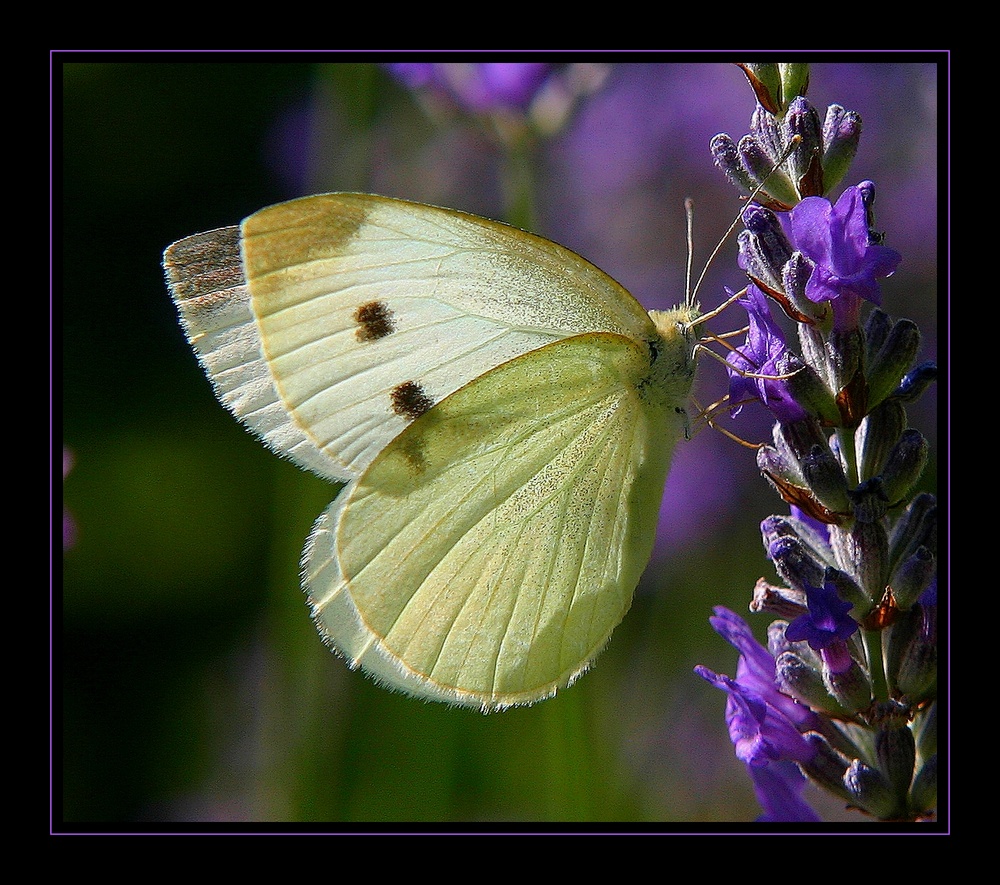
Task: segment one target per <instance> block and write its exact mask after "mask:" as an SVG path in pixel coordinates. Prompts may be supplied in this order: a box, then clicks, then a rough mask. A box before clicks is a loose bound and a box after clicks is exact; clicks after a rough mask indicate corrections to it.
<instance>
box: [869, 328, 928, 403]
mask: <svg viewBox="0 0 1000 885" xmlns="http://www.w3.org/2000/svg"><path fill="white" fill-rule="evenodd" d="M919 348H920V330H919V329H918V328H917V325H916V323H914V322H913V321H912V320H907V319H901V320H896V322H895V324H894V325H893V327H892V329H891V330H890V332H889V334H888V336H887V337H886V339H885V343H884V344H883V345H882V346H881V347H880V348H879V351H878V353H877V354H875V356H874V358H873V359H872V361H871V362H870V364H869V366H868V371H867V373H866V374H867V379H868V402H869V404H870V405H871V406H875V405H878V404H879V403H880V402H882V400H884V399H885V398H886V397H887V396H889V394H891V393H892V392H893V391H894V390H896V388H898V387H899V384H900V381H901V379H902V378H903V376H904V375H905V374H906V371H907V370H908V369H909V368H910V365H911V364H912V363H913V359H914V357H915V356H916V355H917V350H918V349H919Z"/></svg>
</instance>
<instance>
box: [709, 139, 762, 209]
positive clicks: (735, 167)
mask: <svg viewBox="0 0 1000 885" xmlns="http://www.w3.org/2000/svg"><path fill="white" fill-rule="evenodd" d="M709 150H710V151H711V152H712V158H713V159H714V160H715V165H716V166H718V167H719V169H721V170H722V172H723V173H724V174H725V176H726V178H728V179H729V181H730V183H731V184H733V185H734V186H735V187H736V188H737V189H738V190H739V191H740V192H741V193H743V194H749V193H751V192H752V191H753V189H754V188H755V187H756V186H757V184H756V182H754V180H753V179H752V178H751V177H750V174H749V173H748V172H747V169H746V166H744V165H743V162H742V160H741V159H740V153H739V150H738V149H737V147H736V142H734V141H733V140H732V138H730V137H729V136H728V135H726V133H724V132H720V133H719V134H718V135H716V136H714V137H713V138H712V140H711V141H710V142H709Z"/></svg>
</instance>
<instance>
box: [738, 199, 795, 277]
mask: <svg viewBox="0 0 1000 885" xmlns="http://www.w3.org/2000/svg"><path fill="white" fill-rule="evenodd" d="M743 223H744V225H746V230H745V231H741V233H740V236H739V238H738V242H739V248H740V254H739V263H740V267H742V268H743V269H744V270H745V271H746V272H747V274H748V275H749V276H750V277H751V278H752V279H754V280H759V281H760V282H761V283H763V285H764V287H765V288H766V289H771V290H777V291H781V285H782V283H781V269H782V268H783V267H784V265H785V263H786V262H787V261H788V259H789V258H791V255H792V247H791V246H790V245H789V243H788V238H787V237H786V236H785V232H784V230H782V227H781V225H780V224H779V223H778V219H777V218H776V217H775V215H774V213H773V212H772V211H771V210H770V209H765V208H763V207H762V206H758V205H756V204H754V203H751V204H750V205H749V206H747V208H746V209H744V210H743Z"/></svg>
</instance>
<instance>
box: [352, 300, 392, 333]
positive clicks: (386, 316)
mask: <svg viewBox="0 0 1000 885" xmlns="http://www.w3.org/2000/svg"><path fill="white" fill-rule="evenodd" d="M354 322H356V323H357V324H358V328H357V330H356V332H355V335H357V336H358V341H378V339H379V338H385V337H386V335H391V334H392V333H393V332H395V331H396V324H395V322H394V320H393V316H392V311H391V310H389V305H388V304H386V303H385V302H384V301H369V302H367V303H366V304H362V305H361V307H359V308H358V309H357V310H356V311H354Z"/></svg>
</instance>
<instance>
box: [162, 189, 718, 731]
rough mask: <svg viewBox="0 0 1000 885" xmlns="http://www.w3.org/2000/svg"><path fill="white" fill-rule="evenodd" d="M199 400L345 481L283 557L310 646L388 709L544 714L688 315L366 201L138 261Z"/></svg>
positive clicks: (642, 519)
mask: <svg viewBox="0 0 1000 885" xmlns="http://www.w3.org/2000/svg"><path fill="white" fill-rule="evenodd" d="M163 263H164V268H165V271H166V276H167V281H168V285H169V287H170V291H171V293H172V295H173V299H174V301H175V303H176V305H177V308H178V311H179V313H180V318H181V322H182V324H183V326H184V329H185V331H186V333H187V336H188V339H189V341H190V342H191V345H192V347H193V348H194V350H195V352H196V353H197V355H198V359H199V360H200V362H201V364H202V366H203V368H204V369H205V372H206V373H207V374H208V377H209V378H210V379H211V381H212V385H213V386H214V388H215V392H216V395H217V396H218V398H219V399H220V400H221V401H222V403H223V404H224V405H225V406H226V407H227V408H228V409H229V410H230V411H231V412H232V413H233V414H234V415H235V416H236V417H237V418H239V419H240V420H241V421H242V422H243V423H244V424H246V425H247V426H248V427H249V428H250V429H251V430H252V431H253V432H254V433H256V434H257V435H258V436H260V437H261V439H263V441H264V442H265V443H266V444H267V445H268V446H270V447H271V448H272V449H274V450H275V451H276V452H278V453H279V454H282V455H286V456H288V457H289V458H291V459H292V460H293V461H295V462H296V463H297V464H299V465H301V466H302V467H306V468H308V469H310V470H313V471H315V472H316V473H318V474H319V475H320V476H324V477H326V478H327V479H330V480H335V481H344V482H346V483H347V485H346V487H345V488H344V489H343V490H342V491H341V492H340V494H339V495H338V496H337V498H336V500H335V501H334V502H333V503H332V504H331V505H330V506H329V507H328V508H327V510H326V511H325V512H324V513H323V514H322V515H321V516H320V517H319V519H318V520H317V522H316V525H315V527H314V529H313V531H312V534H311V536H310V537H309V540H308V542H307V544H306V547H305V551H304V553H303V560H302V570H303V584H304V587H305V590H306V593H307V595H308V600H309V604H310V606H311V609H312V615H313V618H314V620H315V622H316V625H317V627H318V628H319V631H320V633H321V635H322V636H323V639H324V641H325V642H327V643H328V644H329V645H330V646H331V647H333V648H334V649H335V650H336V651H338V652H340V653H341V654H342V655H343V656H344V657H345V658H346V659H347V661H348V662H349V664H350V665H351V666H352V667H355V666H358V665H360V666H361V667H362V668H363V669H364V670H365V671H367V672H368V673H369V674H371V675H372V676H373V677H374V678H375V679H376V680H377V681H379V682H380V683H382V684H384V685H386V686H388V687H390V688H393V689H397V690H400V691H404V692H407V693H409V694H412V695H415V696H418V697H422V698H428V699H433V700H438V701H445V702H448V703H452V704H459V705H463V706H469V707H478V708H480V709H481V710H483V711H484V712H486V711H491V710H498V709H503V708H505V707H510V706H513V705H518V704H531V703H533V702H535V701H538V700H540V699H542V698H545V697H549V696H551V695H553V694H555V693H556V691H557V690H559V689H561V688H563V687H565V686H567V685H569V684H570V683H572V682H573V681H574V680H575V679H576V678H577V677H578V676H579V675H580V674H581V673H583V672H584V671H585V670H586V669H587V668H588V667H589V666H590V664H591V662H592V661H593V660H594V658H595V657H596V655H597V654H598V653H599V652H600V651H601V649H602V648H603V647H604V645H605V644H606V643H607V641H608V638H609V636H610V635H611V631H612V630H613V629H614V628H615V627H616V626H617V625H618V623H619V622H620V621H621V619H622V618H623V617H624V616H625V613H626V611H627V610H628V608H629V606H630V605H631V603H632V596H633V593H634V591H635V588H636V585H637V584H638V581H639V578H640V576H641V574H642V572H643V570H644V569H645V567H646V564H647V562H648V561H649V557H650V554H651V550H652V545H653V538H654V533H655V530H656V519H657V514H658V510H659V504H660V498H661V496H662V491H663V484H664V480H665V477H666V472H667V468H668V466H669V461H670V455H671V452H672V450H673V447H674V443H675V442H676V440H677V439H678V438H679V437H680V436H681V435H682V434H683V433H685V432H686V428H687V417H686V413H685V409H684V407H685V404H686V402H687V399H688V395H689V392H690V390H691V385H692V381H693V378H694V348H695V341H694V336H693V333H692V329H691V326H692V324H693V323H694V321H695V319H696V318H697V316H698V312H697V310H696V308H695V307H694V306H693V305H691V304H689V303H688V304H684V305H681V306H679V307H677V308H675V309H673V310H669V311H655V310H654V311H649V312H648V313H647V312H646V311H645V310H644V309H643V308H642V307H641V306H640V305H639V303H638V302H637V301H636V300H635V299H634V298H633V297H632V296H631V295H630V294H629V293H628V292H627V291H626V290H625V289H624V288H622V287H621V286H620V285H619V284H618V283H616V282H615V281H614V280H613V279H611V278H610V277H609V276H607V275H606V274H605V273H603V272H602V271H600V270H599V269H598V268H596V267H594V265H592V264H590V263H589V262H587V261H585V260H584V259H583V258H581V257H580V256H578V255H576V254H575V253H573V252H571V251H569V250H568V249H565V248H563V247H562V246H559V245H557V244H555V243H553V242H550V241H549V240H545V239H543V238H541V237H538V236H535V235H533V234H529V233H525V232H524V231H521V230H518V229H517V228H514V227H510V226H508V225H505V224H500V223H498V222H495V221H488V220H486V219H483V218H477V217H476V216H473V215H467V214H465V213H462V212H456V211H453V210H449V209H441V208H436V207H433V206H425V205H422V204H419V203H410V202H405V201H402V200H395V199H388V198H385V197H377V196H371V195H367V194H322V195H318V196H312V197H304V198H302V199H298V200H292V201H290V202H287V203H282V204H280V205H277V206H271V207H269V208H266V209H262V210H261V211H259V212H256V213H255V214H253V215H251V216H250V217H249V218H247V219H246V220H245V221H243V223H242V224H240V225H239V226H233V227H225V228H220V229H218V230H213V231H208V232H207V233H201V234H196V235H194V236H191V237H187V238H185V239H183V240H179V241H178V242H176V243H174V244H173V245H172V246H170V247H169V248H168V249H167V250H166V252H165V253H164V261H163Z"/></svg>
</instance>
